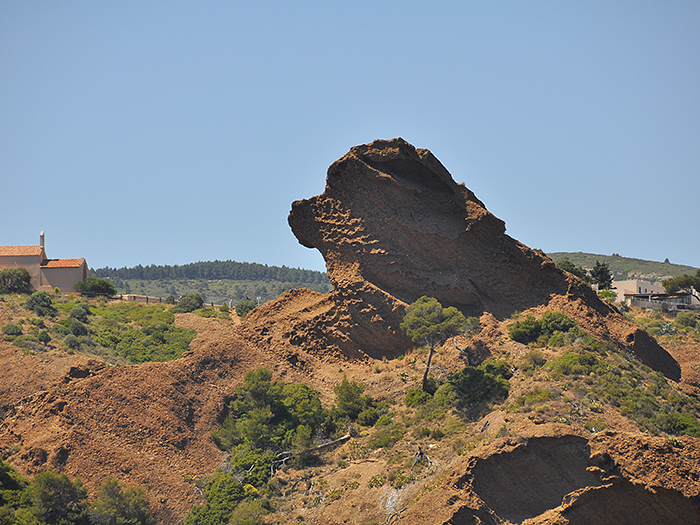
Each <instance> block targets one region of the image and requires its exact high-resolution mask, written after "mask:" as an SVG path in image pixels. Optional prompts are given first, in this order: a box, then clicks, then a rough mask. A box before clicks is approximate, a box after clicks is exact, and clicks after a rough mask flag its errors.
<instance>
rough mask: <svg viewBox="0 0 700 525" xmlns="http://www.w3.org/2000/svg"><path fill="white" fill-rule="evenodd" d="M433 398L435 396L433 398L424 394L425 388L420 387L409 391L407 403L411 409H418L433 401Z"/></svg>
mask: <svg viewBox="0 0 700 525" xmlns="http://www.w3.org/2000/svg"><path fill="white" fill-rule="evenodd" d="M432 397H433V396H431V395H430V394H428V393H427V392H424V391H423V387H421V386H420V385H419V386H416V387H413V388H409V389H408V392H407V393H406V400H405V403H406V405H407V406H409V407H416V406H418V405H422V404H424V403H427V402H428V401H430V400H431V399H432Z"/></svg>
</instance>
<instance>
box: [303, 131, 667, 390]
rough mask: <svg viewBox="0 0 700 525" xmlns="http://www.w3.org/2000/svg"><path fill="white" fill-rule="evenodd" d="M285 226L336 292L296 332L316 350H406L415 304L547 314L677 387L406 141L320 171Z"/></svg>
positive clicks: (635, 333) (656, 349)
mask: <svg viewBox="0 0 700 525" xmlns="http://www.w3.org/2000/svg"><path fill="white" fill-rule="evenodd" d="M289 225H290V226H291V228H292V231H293V232H294V235H296V237H297V239H299V242H300V243H301V244H302V245H304V246H306V247H308V248H316V249H318V250H319V251H320V252H321V254H322V255H323V257H324V259H325V261H326V266H327V272H328V277H329V278H330V280H331V281H332V283H333V285H334V287H335V291H334V292H333V293H332V294H331V295H330V297H329V298H328V299H327V300H328V301H330V304H332V306H330V307H329V310H328V312H329V315H327V316H326V320H327V321H328V322H324V323H322V325H319V319H314V320H313V321H308V322H307V321H302V322H300V323H297V330H298V332H299V333H306V332H308V331H309V330H308V328H307V327H308V324H309V322H312V323H314V330H313V331H314V333H315V334H316V335H319V336H321V338H320V339H319V338H316V339H315V342H316V344H318V343H319V342H320V343H322V344H324V341H325V345H326V346H327V347H333V348H336V349H339V350H340V351H343V352H348V351H350V349H351V348H355V349H357V348H360V349H362V350H363V352H364V353H366V354H367V355H370V356H372V357H377V356H381V355H391V354H392V353H394V352H396V351H399V350H401V349H403V348H405V347H406V345H407V344H408V342H407V340H406V338H405V336H404V335H403V334H402V333H401V330H400V329H399V324H400V322H401V318H402V314H403V306H405V305H406V304H408V303H411V302H413V301H415V300H416V299H418V298H419V297H420V296H422V295H428V296H432V297H436V298H437V299H438V300H439V301H440V302H441V303H443V304H444V305H450V306H456V307H457V308H459V309H460V310H462V311H463V312H464V313H465V314H466V315H481V314H482V313H483V312H489V313H490V314H492V315H494V316H495V317H496V318H499V319H501V320H502V319H504V318H507V317H508V316H510V314H512V313H513V312H514V311H516V310H518V311H523V310H527V309H530V308H533V307H537V306H542V305H548V304H550V303H553V302H554V303H558V304H559V306H560V307H559V308H558V309H561V310H563V311H566V313H568V314H569V315H570V316H572V317H573V318H574V319H575V320H576V321H577V322H578V323H579V324H580V325H582V326H583V325H586V328H587V329H592V331H593V332H594V333H596V335H597V336H598V337H602V338H604V339H612V340H614V341H615V342H616V343H617V344H619V345H620V346H624V347H626V348H628V349H629V350H630V351H631V352H633V353H635V355H637V357H638V358H639V359H640V360H641V361H642V362H644V363H645V364H647V365H649V366H651V367H653V368H654V369H656V370H658V371H661V372H662V373H663V374H665V375H666V376H667V377H669V378H671V379H674V380H678V379H679V378H680V367H679V366H678V363H676V362H675V361H674V360H673V358H672V357H671V356H670V355H669V354H668V353H667V352H666V351H665V350H664V349H663V348H661V347H660V346H659V345H658V344H656V342H655V341H654V340H653V339H651V338H649V337H648V336H646V337H645V335H646V334H645V333H644V332H641V331H639V330H637V329H636V328H634V327H633V326H632V325H631V324H630V323H628V322H626V321H625V320H624V319H623V318H622V316H620V315H619V314H618V313H617V312H616V311H615V310H614V309H613V308H611V307H610V306H608V305H607V303H604V302H603V301H601V300H600V299H599V298H598V296H597V295H596V294H595V293H594V292H593V291H592V290H591V288H590V287H589V286H588V285H587V284H585V283H583V282H582V281H581V280H579V279H578V278H576V277H574V276H573V275H571V274H568V273H567V272H564V271H563V270H561V269H559V268H558V267H557V266H556V265H555V264H554V263H553V262H552V260H551V259H549V258H548V257H547V256H546V255H544V254H542V253H541V252H538V251H535V250H531V249H530V248H528V247H527V246H525V245H523V244H522V243H520V242H518V241H516V240H515V239H512V238H511V237H509V236H508V235H506V233H505V224H504V223H503V221H502V220H500V219H498V218H497V217H495V216H494V215H493V214H492V213H490V212H489V211H488V210H487V209H486V207H485V206H484V204H483V203H482V202H481V201H480V200H479V199H478V198H477V197H476V196H475V195H474V193H473V192H472V191H470V190H469V189H468V188H466V187H465V185H464V184H457V183H456V182H455V181H454V180H453V178H452V176H451V175H450V174H449V172H448V171H447V170H446V169H445V167H444V166H443V165H442V164H441V163H440V161H439V160H437V159H436V158H435V157H434V156H433V154H432V153H430V152H429V151H428V150H425V149H416V148H414V147H413V146H412V145H410V144H409V143H407V142H406V141H405V140H403V139H400V138H397V139H393V140H377V141H375V142H372V143H371V144H365V145H361V146H356V147H354V148H352V149H351V150H350V151H349V152H348V153H347V154H346V155H345V156H344V157H343V158H341V159H339V160H337V161H336V162H334V163H333V164H332V165H331V166H330V168H329V169H328V176H327V179H326V188H325V191H324V192H323V194H321V195H317V196H315V197H312V198H310V199H307V200H301V201H296V202H294V203H293V204H292V210H291V213H290V214H289ZM574 302H575V303H576V304H574ZM340 319H344V320H345V321H344V322H335V321H339V320H340ZM331 320H335V321H334V322H330V321H331ZM338 334H342V337H341V338H340V339H339V338H338ZM345 343H347V344H345Z"/></svg>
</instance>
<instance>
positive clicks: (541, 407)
mask: <svg viewBox="0 0 700 525" xmlns="http://www.w3.org/2000/svg"><path fill="white" fill-rule="evenodd" d="M629 317H630V318H631V319H632V318H633V317H632V316H629ZM567 319H568V318H566V316H564V315H563V314H561V313H559V312H554V313H550V314H545V315H543V316H542V317H541V318H540V319H535V318H534V317H533V316H528V317H526V318H525V319H524V320H521V321H517V322H516V323H515V324H514V325H513V327H512V328H511V331H510V336H511V338H513V339H516V340H519V341H520V342H523V343H527V344H529V346H530V351H529V352H528V353H527V354H525V356H524V358H523V359H522V360H521V361H520V362H519V363H517V368H518V370H519V372H520V379H521V380H525V379H526V378H529V379H530V380H531V384H532V388H531V389H530V390H529V391H527V392H525V393H524V394H522V395H521V396H519V397H517V398H516V399H514V400H511V402H510V410H516V411H529V410H534V411H536V412H539V413H540V414H543V415H546V414H549V415H550V416H551V417H552V419H553V420H555V421H559V422H564V423H571V422H572V421H579V422H581V423H582V424H583V425H584V427H585V428H587V429H589V430H591V429H595V431H600V430H602V428H605V426H606V425H607V423H605V420H604V418H602V417H600V416H599V415H600V414H604V413H605V412H606V411H609V410H615V411H618V412H619V413H620V414H622V415H623V416H626V417H628V418H629V419H630V420H632V421H634V423H635V424H636V425H637V426H638V427H639V428H640V429H641V430H643V431H647V432H650V433H651V434H654V435H659V434H663V433H666V434H669V435H688V436H693V437H700V424H699V423H698V414H699V413H700V403H699V402H698V401H697V400H696V399H695V398H693V397H689V396H687V395H685V394H683V393H681V392H680V391H679V390H678V389H677V388H675V387H673V386H672V385H671V384H669V383H668V381H667V380H666V378H665V377H664V376H663V375H662V374H660V373H658V372H654V371H653V370H651V369H650V368H649V367H647V366H644V365H642V364H641V363H639V362H638V361H636V360H634V359H632V358H631V357H630V356H629V355H627V354H626V353H625V352H624V351H621V350H620V349H618V348H617V347H616V346H615V345H613V344H611V343H605V342H603V343H601V342H599V341H596V340H595V339H593V338H592V337H591V336H590V335H589V334H587V333H586V332H585V331H583V330H581V329H580V328H578V327H576V326H575V324H572V323H573V321H571V320H570V319H569V320H568V321H567ZM636 319H637V321H638V322H639V323H640V324H641V325H642V326H644V327H645V328H647V329H648V330H649V332H650V333H651V334H653V335H656V336H668V335H672V334H677V333H678V331H679V330H685V332H684V333H685V334H691V335H694V331H695V330H696V329H695V328H694V326H697V321H696V318H695V316H694V315H693V314H690V315H681V316H680V318H677V319H676V321H675V322H674V321H671V320H669V319H667V318H665V317H664V316H663V315H662V314H661V313H660V312H653V313H650V314H647V315H639V316H638V317H637V318H636ZM552 320H555V321H556V322H554V323H552V322H551V321H552ZM569 321H571V322H569ZM547 327H549V328H547ZM540 348H549V349H550V350H553V351H556V354H555V356H554V357H551V358H549V359H547V358H545V356H544V354H543V352H542V350H540Z"/></svg>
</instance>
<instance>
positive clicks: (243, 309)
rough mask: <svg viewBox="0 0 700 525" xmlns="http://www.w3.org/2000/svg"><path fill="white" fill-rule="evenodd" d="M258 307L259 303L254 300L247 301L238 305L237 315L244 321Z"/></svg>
mask: <svg viewBox="0 0 700 525" xmlns="http://www.w3.org/2000/svg"><path fill="white" fill-rule="evenodd" d="M257 306H258V303H256V302H255V301H253V300H252V299H245V300H243V301H241V302H240V303H238V304H236V313H237V314H238V317H240V318H241V320H243V319H245V318H246V315H248V313H249V312H250V311H251V310H253V309H254V308H255V307H257Z"/></svg>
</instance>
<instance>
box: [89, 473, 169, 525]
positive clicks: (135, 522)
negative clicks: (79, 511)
mask: <svg viewBox="0 0 700 525" xmlns="http://www.w3.org/2000/svg"><path fill="white" fill-rule="evenodd" d="M88 514H89V516H90V523H91V524H92V525H155V524H156V520H155V519H154V518H153V515H152V514H151V506H150V503H149V502H148V498H147V497H146V491H145V490H144V489H143V487H127V488H126V489H122V487H121V486H120V485H119V482H117V480H116V479H115V478H113V477H111V476H110V477H108V478H107V480H106V481H105V482H104V483H103V484H102V486H101V487H100V488H99V490H98V491H97V499H96V500H95V501H94V502H93V503H92V504H91V505H90V509H89V511H88Z"/></svg>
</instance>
